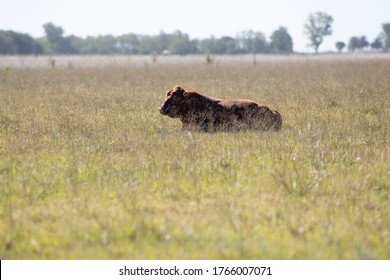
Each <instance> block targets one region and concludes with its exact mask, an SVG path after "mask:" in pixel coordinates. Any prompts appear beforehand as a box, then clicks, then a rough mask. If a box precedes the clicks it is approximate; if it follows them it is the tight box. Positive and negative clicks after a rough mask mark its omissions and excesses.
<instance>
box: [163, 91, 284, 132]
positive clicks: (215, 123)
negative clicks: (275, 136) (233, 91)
mask: <svg viewBox="0 0 390 280" xmlns="http://www.w3.org/2000/svg"><path fill="white" fill-rule="evenodd" d="M160 113H161V114H163V115H166V116H169V117H171V118H179V119H180V120H181V122H182V124H183V130H188V131H207V132H212V131H235V130H245V129H260V130H270V129H272V130H280V128H281V127H282V116H281V115H280V113H279V112H278V111H275V110H271V109H269V108H268V107H267V106H264V105H259V104H257V103H256V102H254V101H252V100H248V99H236V100H232V99H217V98H213V97H208V96H205V95H202V94H200V93H198V92H195V91H185V90H184V89H183V88H181V87H180V86H175V87H174V88H173V89H171V90H169V91H168V92H167V93H166V99H165V102H164V103H163V104H162V105H161V107H160Z"/></svg>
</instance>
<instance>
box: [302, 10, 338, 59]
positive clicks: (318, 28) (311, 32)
mask: <svg viewBox="0 0 390 280" xmlns="http://www.w3.org/2000/svg"><path fill="white" fill-rule="evenodd" d="M332 23H333V17H332V16H330V15H328V14H326V13H323V12H316V13H314V14H310V15H309V17H308V19H307V21H306V23H305V24H304V33H305V35H306V36H307V37H308V38H309V40H310V44H309V46H311V47H313V48H314V50H315V52H316V53H318V48H319V46H320V45H321V44H322V42H323V40H324V37H325V36H328V35H331V34H332Z"/></svg>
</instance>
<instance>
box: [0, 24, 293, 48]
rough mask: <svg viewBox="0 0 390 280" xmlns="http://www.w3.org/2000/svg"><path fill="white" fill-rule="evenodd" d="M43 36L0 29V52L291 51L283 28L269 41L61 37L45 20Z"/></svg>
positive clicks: (243, 36) (250, 37)
mask: <svg viewBox="0 0 390 280" xmlns="http://www.w3.org/2000/svg"><path fill="white" fill-rule="evenodd" d="M43 28H44V31H45V35H46V36H45V37H43V38H38V39H34V38H32V37H31V36H29V35H27V34H22V33H17V32H13V31H0V54H152V53H157V54H179V55H185V54H197V53H202V54H204V53H209V54H247V53H251V54H256V53H292V52H293V41H292V38H291V36H290V35H289V33H288V32H287V29H286V28H284V27H280V28H279V29H277V30H275V31H274V32H273V33H272V35H271V38H270V41H268V40H267V38H266V37H265V36H264V34H263V33H261V32H255V31H252V30H247V31H242V32H240V33H238V34H237V36H236V37H235V38H233V37H230V36H223V37H221V38H215V37H211V38H206V39H191V38H190V37H189V35H188V34H185V33H183V32H181V31H175V32H173V33H171V34H169V33H165V32H162V31H161V32H160V34H158V35H155V36H149V35H138V34H133V33H129V34H125V35H121V36H112V35H104V36H88V37H86V38H81V37H77V36H74V35H70V36H65V34H64V30H63V29H62V28H61V27H59V26H56V25H54V24H53V23H46V24H44V25H43Z"/></svg>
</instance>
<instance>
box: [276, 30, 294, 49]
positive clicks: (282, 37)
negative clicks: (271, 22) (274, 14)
mask: <svg viewBox="0 0 390 280" xmlns="http://www.w3.org/2000/svg"><path fill="white" fill-rule="evenodd" d="M271 48H272V52H274V53H292V51H293V41H292V38H291V36H290V34H288V32H287V29H286V28H284V27H279V29H278V30H275V31H274V32H273V33H272V35H271Z"/></svg>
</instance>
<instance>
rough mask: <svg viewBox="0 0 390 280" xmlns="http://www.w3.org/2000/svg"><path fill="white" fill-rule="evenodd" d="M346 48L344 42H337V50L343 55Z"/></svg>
mask: <svg viewBox="0 0 390 280" xmlns="http://www.w3.org/2000/svg"><path fill="white" fill-rule="evenodd" d="M344 48H345V43H344V42H341V41H338V42H336V49H337V51H338V52H339V53H341V52H342V51H343V49H344Z"/></svg>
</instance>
